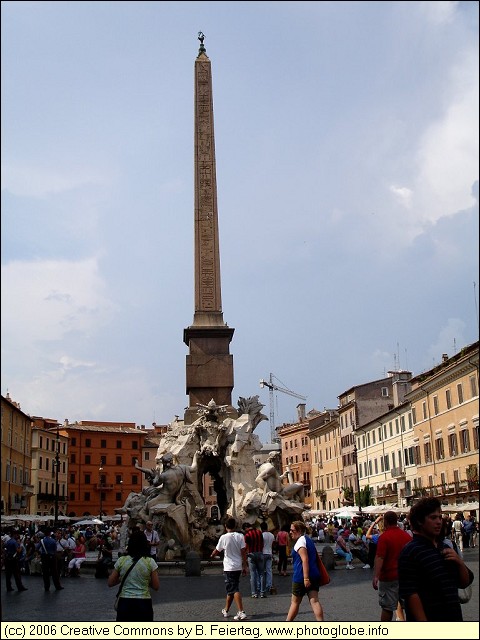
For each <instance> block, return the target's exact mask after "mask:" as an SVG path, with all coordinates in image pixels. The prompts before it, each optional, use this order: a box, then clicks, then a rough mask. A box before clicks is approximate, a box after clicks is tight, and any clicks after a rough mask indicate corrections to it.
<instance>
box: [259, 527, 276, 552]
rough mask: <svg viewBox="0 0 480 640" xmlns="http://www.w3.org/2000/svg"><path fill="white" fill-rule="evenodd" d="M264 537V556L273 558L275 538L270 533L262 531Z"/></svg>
mask: <svg viewBox="0 0 480 640" xmlns="http://www.w3.org/2000/svg"><path fill="white" fill-rule="evenodd" d="M262 536H263V555H264V556H271V555H272V544H273V542H274V540H275V536H274V535H273V533H270V531H262Z"/></svg>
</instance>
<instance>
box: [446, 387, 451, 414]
mask: <svg viewBox="0 0 480 640" xmlns="http://www.w3.org/2000/svg"><path fill="white" fill-rule="evenodd" d="M445 400H446V401H447V409H451V408H452V394H451V393H450V389H447V390H446V391H445Z"/></svg>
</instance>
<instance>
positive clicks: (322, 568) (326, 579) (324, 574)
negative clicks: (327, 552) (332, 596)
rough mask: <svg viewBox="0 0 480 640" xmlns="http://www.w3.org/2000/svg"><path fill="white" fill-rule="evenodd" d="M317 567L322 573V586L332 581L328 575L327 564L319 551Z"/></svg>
mask: <svg viewBox="0 0 480 640" xmlns="http://www.w3.org/2000/svg"><path fill="white" fill-rule="evenodd" d="M317 567H318V572H319V573H320V586H321V587H323V586H325V585H326V584H328V583H329V582H330V576H329V575H328V571H327V569H326V568H325V565H324V564H323V562H322V558H321V556H320V554H319V553H318V551H317Z"/></svg>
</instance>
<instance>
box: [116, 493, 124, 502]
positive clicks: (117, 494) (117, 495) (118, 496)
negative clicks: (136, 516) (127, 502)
mask: <svg viewBox="0 0 480 640" xmlns="http://www.w3.org/2000/svg"><path fill="white" fill-rule="evenodd" d="M121 500H122V494H121V493H116V494H115V501H116V502H121Z"/></svg>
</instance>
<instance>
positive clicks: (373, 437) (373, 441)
mask: <svg viewBox="0 0 480 640" xmlns="http://www.w3.org/2000/svg"><path fill="white" fill-rule="evenodd" d="M372 444H375V431H372Z"/></svg>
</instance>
